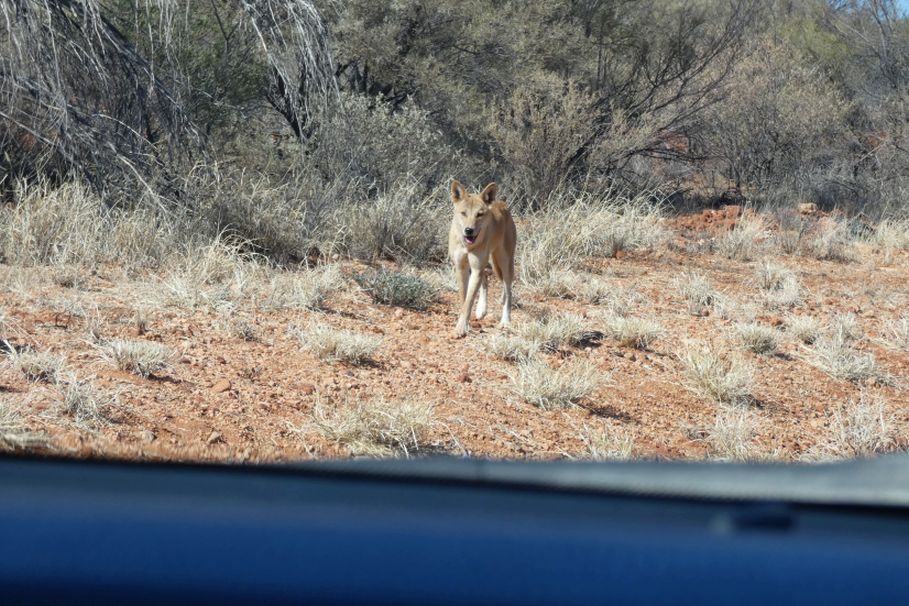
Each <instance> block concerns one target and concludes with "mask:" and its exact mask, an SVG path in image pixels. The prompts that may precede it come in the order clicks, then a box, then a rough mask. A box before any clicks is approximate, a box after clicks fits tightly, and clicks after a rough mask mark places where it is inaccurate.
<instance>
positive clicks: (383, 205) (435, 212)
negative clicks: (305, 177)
mask: <svg viewBox="0 0 909 606" xmlns="http://www.w3.org/2000/svg"><path fill="white" fill-rule="evenodd" d="M440 198H441V195H440V194H439V193H438V192H435V193H434V194H425V193H421V189H420V188H419V187H418V186H417V185H416V184H414V183H413V182H410V183H409V184H407V182H405V184H403V185H398V186H397V187H396V188H395V189H393V190H392V191H390V192H388V193H385V194H381V195H379V196H378V197H377V198H376V199H374V200H367V201H364V202H356V201H354V202H350V203H347V204H343V205H340V206H339V207H338V208H337V210H336V211H335V212H334V213H333V215H332V219H331V221H332V224H331V227H330V228H329V229H331V231H332V233H336V234H337V239H338V249H339V251H341V252H343V253H345V254H347V255H348V256H350V257H353V258H356V259H363V260H365V261H374V260H376V259H393V260H396V261H399V262H403V261H410V262H424V261H440V260H443V259H445V255H446V254H447V248H446V246H447V240H446V238H445V235H446V233H447V231H446V228H447V226H446V225H445V222H444V221H440V220H439V218H440V217H441V216H448V215H450V211H449V209H448V206H449V205H446V206H444V207H443V206H442V205H441V204H440V202H439V200H440Z"/></svg>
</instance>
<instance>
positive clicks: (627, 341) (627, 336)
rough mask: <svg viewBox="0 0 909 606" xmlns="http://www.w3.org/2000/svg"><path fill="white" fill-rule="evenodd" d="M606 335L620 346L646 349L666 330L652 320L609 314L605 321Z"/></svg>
mask: <svg viewBox="0 0 909 606" xmlns="http://www.w3.org/2000/svg"><path fill="white" fill-rule="evenodd" d="M605 325H606V336H607V337H609V338H610V339H612V340H614V341H616V342H618V344H619V345H621V346H622V347H635V348H637V349H642V350H647V349H650V346H651V345H652V344H653V342H654V341H656V340H657V339H659V338H661V337H663V336H664V335H665V334H666V331H665V330H664V329H663V327H662V326H660V324H659V323H657V322H656V321H654V320H651V319H648V318H632V317H628V316H620V315H616V314H610V315H609V316H608V317H607V318H606V321H605Z"/></svg>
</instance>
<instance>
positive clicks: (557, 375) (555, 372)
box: [511, 358, 604, 410]
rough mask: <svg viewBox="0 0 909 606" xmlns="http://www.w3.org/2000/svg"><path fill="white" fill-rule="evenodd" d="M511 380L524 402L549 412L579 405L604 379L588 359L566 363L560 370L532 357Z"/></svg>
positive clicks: (521, 365) (520, 366)
mask: <svg viewBox="0 0 909 606" xmlns="http://www.w3.org/2000/svg"><path fill="white" fill-rule="evenodd" d="M511 380H512V383H513V390H514V392H515V393H516V394H517V395H518V396H519V397H520V398H521V399H523V400H524V401H525V402H528V403H529V404H533V405H534V406H538V407H540V408H543V409H547V410H548V409H553V408H567V407H570V406H575V405H577V404H579V403H580V402H581V401H582V400H583V399H584V398H587V397H589V396H590V395H591V394H593V392H594V391H595V390H596V389H597V387H599V386H600V385H601V384H602V382H603V380H604V377H603V373H602V372H601V371H600V370H599V369H597V368H596V366H594V365H593V364H591V363H590V362H588V361H586V360H573V361H570V362H566V363H565V364H564V365H563V366H562V367H561V368H557V369H556V368H552V367H551V366H549V365H548V364H547V363H546V362H545V361H543V360H540V359H537V358H530V359H526V360H521V361H520V362H518V368H517V372H515V373H513V374H512V375H511Z"/></svg>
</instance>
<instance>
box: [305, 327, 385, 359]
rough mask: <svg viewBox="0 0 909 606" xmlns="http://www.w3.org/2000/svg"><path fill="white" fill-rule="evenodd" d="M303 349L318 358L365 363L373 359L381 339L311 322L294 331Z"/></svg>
mask: <svg viewBox="0 0 909 606" xmlns="http://www.w3.org/2000/svg"><path fill="white" fill-rule="evenodd" d="M296 337H297V339H299V341H300V345H301V346H302V347H303V349H304V350H306V351H308V352H310V353H312V354H314V355H315V356H316V357H318V358H319V359H320V360H326V361H331V362H334V361H342V362H347V363H349V364H366V363H369V362H372V361H373V356H374V355H375V352H376V350H377V349H378V348H379V344H380V343H381V339H379V338H378V337H373V336H369V335H364V334H360V333H356V332H352V331H349V330H337V329H335V328H331V327H329V326H325V325H323V324H318V323H313V324H311V325H310V326H309V327H308V328H306V329H305V330H300V331H297V332H296Z"/></svg>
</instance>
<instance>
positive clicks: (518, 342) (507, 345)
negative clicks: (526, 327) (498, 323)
mask: <svg viewBox="0 0 909 606" xmlns="http://www.w3.org/2000/svg"><path fill="white" fill-rule="evenodd" d="M487 347H488V348H489V352H490V353H491V354H492V355H494V356H496V357H497V358H501V359H503V360H507V361H509V362H517V361H520V360H525V359H527V358H529V357H531V356H532V355H533V354H535V353H536V352H538V351H539V350H540V343H539V342H538V341H535V340H533V339H531V338H527V337H524V336H521V335H511V334H504V333H496V334H494V335H493V336H492V337H490V338H489V340H488V341H487Z"/></svg>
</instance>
